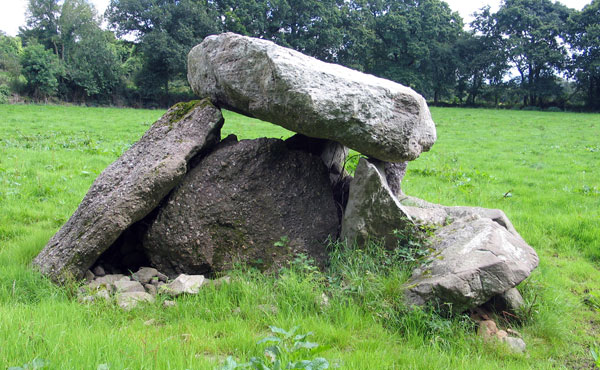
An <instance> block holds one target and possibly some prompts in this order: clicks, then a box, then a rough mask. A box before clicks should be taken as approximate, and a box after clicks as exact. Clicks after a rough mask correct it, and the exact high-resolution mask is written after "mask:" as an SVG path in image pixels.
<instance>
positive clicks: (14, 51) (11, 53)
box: [0, 31, 23, 85]
mask: <svg viewBox="0 0 600 370" xmlns="http://www.w3.org/2000/svg"><path fill="white" fill-rule="evenodd" d="M22 52H23V47H22V46H21V39H20V38H18V37H11V36H7V35H6V34H4V33H3V32H2V31H0V71H1V72H4V73H3V74H2V75H0V84H4V83H7V85H9V84H10V85H15V83H16V81H17V80H18V78H19V75H20V74H21V60H20V59H21V53H22Z"/></svg>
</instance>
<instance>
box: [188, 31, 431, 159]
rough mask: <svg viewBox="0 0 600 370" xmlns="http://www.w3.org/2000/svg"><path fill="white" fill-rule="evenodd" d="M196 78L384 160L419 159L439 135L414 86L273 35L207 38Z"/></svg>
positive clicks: (284, 121)
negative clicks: (315, 54)
mask: <svg viewBox="0 0 600 370" xmlns="http://www.w3.org/2000/svg"><path fill="white" fill-rule="evenodd" d="M188 81H189V83H190V85H191V87H192V89H193V90H194V92H195V93H196V94H198V95H199V96H202V97H210V98H211V99H213V101H215V102H217V103H218V104H220V105H223V106H225V107H229V108H231V109H232V110H235V111H238V112H241V113H243V114H246V115H250V116H253V117H257V118H260V119H262V120H265V121H269V122H272V123H274V124H277V125H280V126H283V127H285V128H287V129H289V130H292V131H295V132H298V133H301V134H304V135H307V136H311V137H316V138H323V139H330V140H333V141H337V142H339V143H341V144H343V145H345V146H347V147H349V148H351V149H354V150H356V151H358V152H360V153H363V154H366V155H369V156H370V157H373V158H377V159H380V160H383V161H388V162H400V161H407V160H413V159H415V158H417V157H418V156H419V154H421V152H423V151H427V150H429V148H430V147H431V146H432V145H433V144H434V142H435V140H436V132H435V125H434V123H433V121H432V119H431V114H430V112H429V108H428V107H427V103H426V101H425V99H424V98H423V97H422V96H421V95H419V94H417V93H416V92H414V91H413V90H412V89H410V88H408V87H405V86H402V85H400V84H397V83H395V82H392V81H389V80H385V79H381V78H377V77H375V76H372V75H367V74H364V73H361V72H358V71H355V70H352V69H349V68H345V67H342V66H339V65H335V64H329V63H325V62H321V61H319V60H317V59H315V58H311V57H309V56H306V55H304V54H302V53H299V52H297V51H294V50H291V49H288V48H284V47H281V46H277V45H276V44H274V43H273V42H270V41H266V40H261V39H256V38H251V37H245V36H240V35H236V34H234V33H224V34H220V35H214V36H209V37H207V38H205V39H204V41H202V43H201V44H199V45H197V46H196V47H194V48H193V49H192V51H191V52H190V53H189V56H188Z"/></svg>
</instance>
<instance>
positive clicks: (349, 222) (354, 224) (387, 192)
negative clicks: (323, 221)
mask: <svg viewBox="0 0 600 370" xmlns="http://www.w3.org/2000/svg"><path fill="white" fill-rule="evenodd" d="M384 166H385V163H383V162H380V161H377V162H375V163H371V162H369V161H368V160H367V159H365V158H361V159H360V161H359V162H358V166H357V167H356V172H355V175H354V180H352V182H351V183H350V194H349V197H348V205H347V206H346V211H345V213H344V217H343V219H342V233H341V236H340V237H341V239H342V240H347V241H348V242H350V243H352V242H354V241H356V242H357V243H359V244H364V243H365V242H367V241H368V240H369V239H372V240H374V241H378V240H381V239H383V241H384V243H385V245H386V247H388V248H390V249H393V248H395V247H396V246H397V244H398V238H397V236H396V235H394V231H395V230H398V231H400V232H401V233H402V234H407V233H410V234H411V235H412V234H413V233H414V231H415V228H414V224H413V221H412V220H411V218H410V216H408V214H407V213H406V211H405V210H404V207H403V206H402V205H401V204H400V202H399V201H398V199H397V198H396V196H394V194H393V193H392V191H391V189H390V188H389V186H388V185H387V182H386V178H385V171H384Z"/></svg>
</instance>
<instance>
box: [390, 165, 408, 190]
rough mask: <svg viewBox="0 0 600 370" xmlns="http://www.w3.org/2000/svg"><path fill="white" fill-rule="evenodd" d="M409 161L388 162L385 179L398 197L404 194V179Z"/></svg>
mask: <svg viewBox="0 0 600 370" xmlns="http://www.w3.org/2000/svg"><path fill="white" fill-rule="evenodd" d="M406 166H407V162H398V163H393V162H386V164H385V166H384V169H385V179H386V180H387V183H388V186H389V187H390V190H391V191H392V194H394V195H395V196H396V197H399V196H401V195H402V179H403V178H404V175H406Z"/></svg>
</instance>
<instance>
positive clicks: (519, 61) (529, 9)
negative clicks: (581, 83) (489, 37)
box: [489, 0, 570, 106]
mask: <svg viewBox="0 0 600 370" xmlns="http://www.w3.org/2000/svg"><path fill="white" fill-rule="evenodd" d="M569 14H570V10H569V9H568V8H567V7H565V6H564V5H562V4H560V3H558V2H556V3H553V2H552V1H550V0H505V1H504V2H503V3H502V5H501V7H500V9H499V10H498V12H497V13H496V14H493V15H491V14H490V15H489V17H493V20H490V22H495V24H496V26H495V29H494V30H493V31H492V32H498V33H499V34H500V35H501V37H503V39H504V40H505V42H504V44H503V45H504V47H505V48H506V50H507V52H508V60H509V62H510V64H511V66H513V67H515V68H516V69H517V70H518V72H519V75H520V84H521V88H522V89H523V91H524V92H525V96H524V98H523V104H524V105H540V106H541V105H543V103H544V98H546V97H547V96H549V95H551V94H555V93H556V89H559V88H560V87H559V86H558V85H557V78H556V72H560V71H562V70H564V68H565V65H566V62H567V60H568V53H567V48H566V46H565V45H564V42H562V40H564V39H565V38H566V32H565V30H566V22H567V19H568V17H569Z"/></svg>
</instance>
